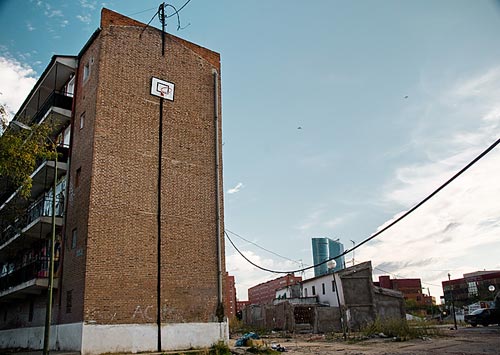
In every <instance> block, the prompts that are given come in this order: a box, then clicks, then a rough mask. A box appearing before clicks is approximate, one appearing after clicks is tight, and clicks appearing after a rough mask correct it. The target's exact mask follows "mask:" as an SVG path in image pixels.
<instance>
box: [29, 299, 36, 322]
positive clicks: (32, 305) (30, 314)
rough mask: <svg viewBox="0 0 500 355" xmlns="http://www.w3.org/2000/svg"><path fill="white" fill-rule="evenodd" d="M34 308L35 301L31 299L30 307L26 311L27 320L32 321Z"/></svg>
mask: <svg viewBox="0 0 500 355" xmlns="http://www.w3.org/2000/svg"><path fill="white" fill-rule="evenodd" d="M34 308H35V303H34V302H33V300H31V301H30V309H29V313H28V322H33V311H34Z"/></svg>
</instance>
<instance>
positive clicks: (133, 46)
mask: <svg viewBox="0 0 500 355" xmlns="http://www.w3.org/2000/svg"><path fill="white" fill-rule="evenodd" d="M162 47H163V48H164V51H163V53H162ZM154 78H157V79H160V81H159V82H157V81H155V80H154ZM164 81H165V82H167V83H164ZM153 84H154V87H153ZM174 85H175V86H174ZM174 89H175V91H174ZM172 93H173V95H174V96H173V97H171V96H169V97H168V98H166V99H165V98H162V97H158V95H166V94H169V95H171V94H172ZM152 94H156V96H155V95H152ZM167 96H168V95H167ZM220 105H221V99H220V57H219V54H218V53H216V52H213V51H210V50H208V49H206V48H203V47H200V46H198V45H195V44H193V43H190V42H187V41H185V40H182V39H180V38H178V37H175V36H172V35H170V34H163V33H162V32H161V31H159V30H157V29H155V28H151V27H147V26H146V25H145V24H143V23H140V22H137V21H134V20H132V19H130V18H127V17H124V16H122V15H120V14H117V13H115V12H112V11H110V10H107V9H103V11H102V17H101V26H100V28H99V29H98V30H97V31H96V32H95V33H94V34H93V36H92V37H91V38H90V39H89V41H88V42H87V44H86V45H85V46H84V48H82V50H81V51H80V53H79V54H78V55H77V56H54V57H53V59H52V61H51V63H50V64H49V66H48V67H47V69H46V70H45V72H44V73H43V74H42V75H41V77H40V79H39V80H38V82H37V84H36V85H35V87H34V89H33V90H32V92H31V93H30V95H29V96H28V98H27V99H26V101H25V102H24V103H23V105H22V106H21V108H20V110H19V112H18V113H17V114H16V116H15V118H14V119H15V120H17V121H20V122H22V123H24V124H26V125H28V126H32V125H35V124H39V123H41V122H50V124H51V127H52V140H55V141H56V142H58V148H57V149H58V152H59V153H60V154H59V159H58V162H57V175H56V180H57V188H56V191H55V195H56V202H57V207H56V218H55V226H56V233H57V236H56V240H57V243H56V252H55V253H54V257H55V260H56V274H55V275H56V281H55V283H54V288H55V291H54V298H53V316H52V319H51V322H52V324H53V326H52V330H51V348H52V349H61V350H76V351H80V352H81V353H82V354H93V353H103V352H138V351H160V350H174V349H187V348H192V347H202V346H203V347H204V346H210V345H211V344H213V343H215V342H217V341H219V340H227V338H228V328H227V322H226V321H225V317H224V306H223V304H224V297H223V290H224V282H225V281H224V275H225V267H224V265H225V260H224V238H223V237H222V233H221V231H222V230H223V220H224V219H223V218H224V216H223V199H222V193H221V191H223V190H222V163H221V162H222V155H221V154H222V153H221V152H222V149H221V147H222V143H221V106H220ZM55 166H56V163H55V162H54V161H46V162H40V163H39V165H38V167H37V168H36V170H35V171H34V173H33V175H32V176H33V189H32V191H31V197H30V198H29V199H28V201H25V200H23V199H20V198H19V197H18V196H16V189H15V188H13V189H11V190H8V191H2V194H1V198H2V200H1V202H0V205H1V207H0V213H2V216H8V217H9V218H7V217H6V218H2V225H1V228H2V234H1V241H0V258H1V259H0V261H1V264H2V265H1V268H2V269H1V270H2V274H1V275H0V312H1V314H2V317H1V318H0V347H3V348H5V347H26V348H33V349H39V348H41V345H42V339H41V338H42V337H43V324H44V322H43V320H44V317H45V302H46V299H47V296H46V294H47V264H48V259H49V257H50V255H49V252H48V250H49V248H48V239H47V236H48V235H50V231H51V227H52V223H51V222H50V221H51V216H52V214H51V213H52V212H51V209H50V208H49V207H48V206H49V205H50V202H51V201H52V198H53V197H52V196H53V195H54V192H53V188H51V181H52V180H54V175H55V169H54V167H55ZM12 216H13V217H12Z"/></svg>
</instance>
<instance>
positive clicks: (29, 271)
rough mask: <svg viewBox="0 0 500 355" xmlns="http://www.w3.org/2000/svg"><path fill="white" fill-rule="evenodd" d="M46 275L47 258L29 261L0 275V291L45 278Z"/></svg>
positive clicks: (47, 271)
mask: <svg viewBox="0 0 500 355" xmlns="http://www.w3.org/2000/svg"><path fill="white" fill-rule="evenodd" d="M48 275H49V258H48V257H43V258H41V259H40V260H35V261H32V262H31V263H29V264H27V265H25V266H22V267H21V268H19V269H17V270H14V271H12V272H10V273H6V272H5V273H4V274H3V275H2V276H1V277H0V292H3V291H6V290H8V289H10V288H12V287H15V286H18V285H20V284H22V283H24V282H27V281H30V280H33V279H39V278H47V277H48Z"/></svg>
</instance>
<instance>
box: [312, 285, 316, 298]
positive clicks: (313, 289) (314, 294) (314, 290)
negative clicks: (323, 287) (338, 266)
mask: <svg viewBox="0 0 500 355" xmlns="http://www.w3.org/2000/svg"><path fill="white" fill-rule="evenodd" d="M312 293H313V294H312V295H313V296H316V286H313V287H312Z"/></svg>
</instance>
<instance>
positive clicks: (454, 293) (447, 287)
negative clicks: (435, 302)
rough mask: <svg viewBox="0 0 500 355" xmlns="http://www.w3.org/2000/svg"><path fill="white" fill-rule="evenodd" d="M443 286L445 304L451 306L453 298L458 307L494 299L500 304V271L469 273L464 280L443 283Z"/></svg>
mask: <svg viewBox="0 0 500 355" xmlns="http://www.w3.org/2000/svg"><path fill="white" fill-rule="evenodd" d="M442 285H443V294H444V300H445V303H447V304H450V303H451V299H452V298H453V301H454V302H455V306H457V307H462V306H465V305H470V304H472V303H475V302H478V301H493V300H494V299H496V300H498V302H500V292H499V291H500V270H483V271H476V272H471V273H467V274H464V275H463V278H460V279H451V280H446V281H443V282H442ZM491 286H493V287H492V288H491V289H492V290H493V291H491V290H490V287H491ZM497 307H498V306H497Z"/></svg>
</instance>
